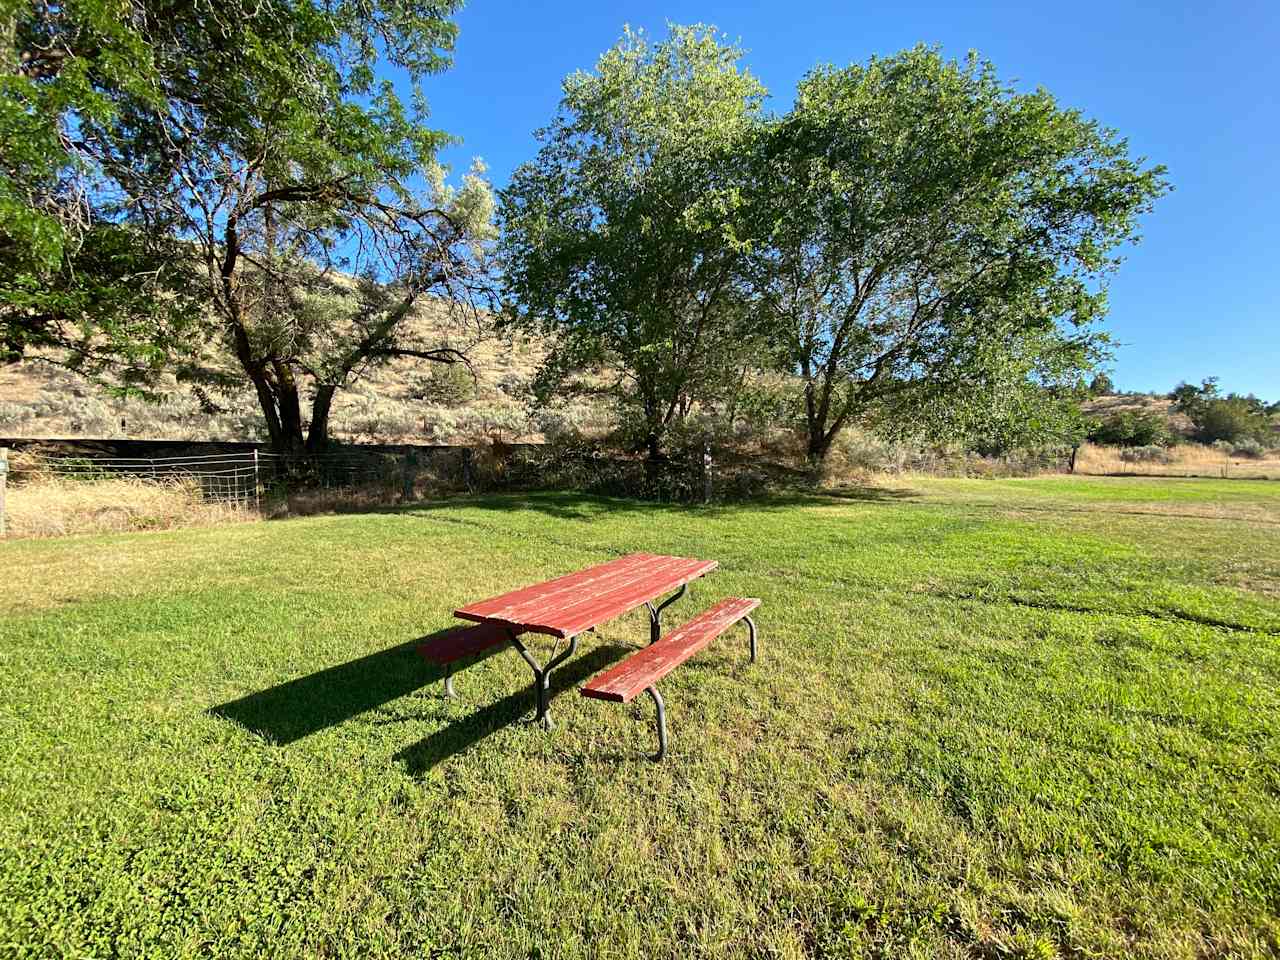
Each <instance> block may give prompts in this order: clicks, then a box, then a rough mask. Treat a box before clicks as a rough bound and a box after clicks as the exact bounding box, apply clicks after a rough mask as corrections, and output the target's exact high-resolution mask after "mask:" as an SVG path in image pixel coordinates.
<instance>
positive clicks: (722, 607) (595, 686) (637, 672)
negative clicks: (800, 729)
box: [581, 597, 760, 760]
mask: <svg viewBox="0 0 1280 960" xmlns="http://www.w3.org/2000/svg"><path fill="white" fill-rule="evenodd" d="M758 606H760V601H759V600H758V599H756V598H755V597H729V598H728V599H726V600H721V601H720V602H719V603H717V604H716V605H715V606H714V607H712V608H711V609H710V610H707V611H705V612H703V613H700V614H699V615H698V616H696V617H694V618H693V619H692V620H690V621H689V622H688V623H686V624H684V625H682V626H680V627H677V628H676V629H675V630H673V631H671V633H669V634H667V636H665V637H663V638H662V639H660V640H657V641H656V642H654V643H651V644H649V646H647V647H645V648H644V649H643V650H640V651H638V652H636V653H633V654H632V655H631V656H629V657H628V658H627V659H626V660H623V661H622V662H621V663H619V664H618V665H617V666H614V667H611V668H610V669H608V670H606V671H605V672H604V673H602V674H600V675H599V676H597V677H594V678H593V679H592V680H591V682H590V683H588V684H587V685H586V686H584V687H583V688H582V691H581V692H582V695H583V696H584V697H591V698H593V699H596V700H609V701H612V702H614V703H628V702H630V701H631V700H633V699H634V698H635V697H636V696H637V695H639V694H640V693H643V692H647V693H648V694H649V695H650V696H652V697H653V702H654V704H655V706H656V707H657V709H658V752H657V754H656V755H655V756H654V758H653V759H655V760H661V759H662V758H663V756H665V754H666V752H667V724H666V708H665V706H664V705H663V702H662V697H661V696H660V695H659V693H658V688H657V687H656V686H655V684H657V682H658V681H659V680H661V679H662V678H663V677H665V676H666V675H667V674H669V673H670V672H671V671H672V670H674V669H675V668H676V667H678V666H680V664H682V663H684V662H685V661H686V660H688V659H689V658H690V657H692V656H693V655H694V654H695V653H697V652H698V651H699V650H701V649H703V648H704V647H706V646H707V645H708V644H709V643H711V641H712V640H714V639H715V638H716V637H718V636H720V634H722V633H724V632H725V631H726V630H728V629H729V628H730V627H731V626H733V625H734V624H735V623H737V622H738V621H740V620H745V621H746V622H747V627H748V628H749V630H750V631H751V633H750V636H751V659H752V660H753V661H754V660H755V658H756V628H755V623H753V622H752V620H751V617H750V614H751V612H752V611H753V610H755V609H756V607H758Z"/></svg>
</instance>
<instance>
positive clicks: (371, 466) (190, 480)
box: [21, 450, 419, 509]
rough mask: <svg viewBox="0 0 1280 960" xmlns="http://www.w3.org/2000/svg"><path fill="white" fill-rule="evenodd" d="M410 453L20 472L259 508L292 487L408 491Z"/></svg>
mask: <svg viewBox="0 0 1280 960" xmlns="http://www.w3.org/2000/svg"><path fill="white" fill-rule="evenodd" d="M418 463H419V458H418V456H417V455H416V454H414V453H408V454H393V453H385V452H373V451H342V452H336V453H326V454H319V455H310V456H306V457H302V456H299V457H289V456H284V455H280V454H274V453H265V452H263V451H260V450H250V451H243V452H232V453H216V454H203V455H189V456H180V457H99V456H93V457H82V456H50V455H45V454H39V453H26V454H23V455H22V461H21V471H22V473H23V474H29V475H33V476H47V477H58V478H65V479H69V480H79V481H85V482H91V481H97V480H108V479H113V478H129V479H136V480H144V481H150V482H154V483H180V484H184V485H187V486H188V487H189V488H190V489H191V490H192V491H193V493H195V495H196V496H197V497H198V498H199V499H200V500H201V501H203V502H206V503H225V504H233V505H237V506H242V507H253V508H256V509H261V507H262V505H263V501H264V499H265V498H267V497H269V496H271V495H273V494H279V493H287V491H288V490H290V489H291V488H292V489H309V490H329V489H346V488H355V487H368V486H377V487H398V488H404V489H408V490H411V489H412V487H413V482H414V480H415V478H416V474H417V468H418Z"/></svg>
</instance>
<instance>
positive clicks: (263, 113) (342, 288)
mask: <svg viewBox="0 0 1280 960" xmlns="http://www.w3.org/2000/svg"><path fill="white" fill-rule="evenodd" d="M454 6H455V5H454V3H452V2H448V0H446V2H445V3H436V2H427V0H371V2H369V3H362V4H339V5H332V4H326V3H322V2H318V0H316V2H311V0H304V2H301V3H284V2H282V0H264V2H253V3H248V2H244V0H231V2H229V3H222V4H218V5H215V6H214V7H212V8H210V7H208V6H207V5H204V4H190V3H179V4H176V5H170V4H165V5H161V4H158V3H154V2H151V0H133V2H132V3H130V4H128V13H129V16H128V17H126V18H125V21H126V22H127V24H128V31H129V32H130V36H129V38H128V39H129V42H130V43H131V44H132V49H134V52H135V54H136V56H137V57H138V58H139V60H140V62H141V63H143V64H144V65H145V70H144V71H143V74H144V79H145V82H142V83H135V82H133V81H132V80H131V79H130V78H129V77H126V78H125V79H126V80H128V82H116V81H115V80H114V79H113V77H112V76H107V77H106V79H105V80H102V81H100V80H99V79H98V78H97V75H96V74H94V73H93V71H94V70H95V69H96V68H95V65H94V64H95V62H96V61H95V60H94V59H93V57H94V56H95V55H96V52H95V51H94V50H93V49H92V45H90V47H89V48H86V49H85V50H84V51H82V50H81V48H80V46H79V41H80V38H81V36H82V34H83V33H84V32H85V31H84V26H85V24H84V22H82V21H83V20H84V19H85V17H86V16H87V14H84V13H83V10H82V8H81V7H80V6H79V5H77V6H76V7H72V8H62V7H56V8H48V7H44V6H41V5H36V7H35V8H34V12H32V13H31V14H30V15H29V17H28V18H27V19H29V20H30V21H31V23H32V24H34V26H33V27H31V28H30V29H27V33H29V34H31V35H32V36H35V37H37V38H39V42H35V43H32V44H31V48H32V49H33V50H36V51H37V52H38V51H43V50H46V49H50V50H53V51H55V52H56V54H57V63H58V66H57V75H58V76H64V75H65V76H74V75H77V74H83V73H86V72H89V73H90V74H93V77H92V79H91V82H90V84H89V86H90V88H91V90H92V92H93V93H94V95H95V96H96V97H98V100H99V101H101V109H93V110H81V109H78V108H77V107H76V106H75V105H74V104H71V105H65V104H63V105H59V104H58V103H53V104H50V105H49V106H48V108H47V110H48V111H51V112H52V114H53V115H54V117H55V122H54V124H53V126H54V128H56V130H58V131H59V135H60V137H61V140H62V142H63V143H64V144H66V146H67V150H68V151H69V154H70V155H71V156H72V157H73V160H74V166H75V167H76V169H78V170H81V171H84V172H85V176H87V177H89V178H91V180H92V182H93V191H92V192H93V195H94V196H95V197H100V198H103V201H102V202H100V203H99V204H98V205H99V207H100V208H101V211H102V216H104V217H105V218H107V222H110V223H112V224H114V225H116V226H118V227H119V228H120V229H121V230H123V231H125V232H126V234H127V235H128V236H131V237H133V236H137V237H143V238H146V239H147V240H148V241H149V242H151V243H160V242H169V243H173V242H177V243H178V244H180V246H181V251H182V252H181V254H180V255H179V256H177V257H176V259H177V260H178V261H179V262H181V263H183V264H184V265H188V266H189V267H190V268H191V269H193V270H194V271H195V272H196V274H197V276H198V277H199V280H200V290H199V292H200V295H201V300H202V303H203V306H204V307H205V309H204V310H203V311H202V312H201V314H200V317H199V319H200V320H201V321H202V322H200V323H198V324H197V325H196V327H195V329H192V330H186V331H184V334H185V335H184V337H183V338H181V339H180V340H179V339H178V338H174V340H173V341H172V342H166V341H164V340H161V341H159V343H157V344H153V345H152V347H151V350H150V353H148V354H147V355H148V356H149V357H150V358H152V359H153V361H158V360H159V359H161V358H162V359H163V360H164V361H165V363H164V369H165V370H167V371H170V372H176V373H177V375H178V376H179V378H180V379H186V380H192V381H195V382H197V383H201V384H206V383H208V384H213V385H215V386H217V385H223V386H225V385H228V384H229V383H232V382H245V381H247V382H248V383H249V384H250V385H251V386H252V387H253V390H254V392H255V394H256V396H257V398H258V402H259V404H260V406H261V407H262V411H263V414H264V416H265V418H266V422H267V427H268V431H269V433H270V436H271V440H272V442H273V444H274V446H275V447H276V448H277V449H278V450H281V451H288V452H295V451H299V450H303V449H306V450H309V451H315V450H319V449H321V448H322V447H323V446H324V444H325V441H326V439H327V436H328V431H327V424H328V413H329V409H330V405H331V403H332V399H333V396H334V394H335V393H336V391H337V390H339V389H341V388H342V387H343V386H345V385H347V384H348V383H350V382H351V380H352V379H353V378H355V377H358V376H360V375H361V374H362V373H363V372H365V371H367V370H368V369H369V368H370V367H371V366H373V365H376V364H377V363H380V362H384V361H386V360H387V359H389V358H391V357H393V356H415V357H421V358H425V359H430V360H442V361H445V362H457V361H460V360H464V359H465V357H464V354H463V353H462V351H461V350H460V349H459V347H458V346H457V344H456V343H454V342H446V343H420V342H416V341H414V340H413V338H412V337H409V336H407V334H406V320H408V318H409V317H410V316H411V315H412V313H413V311H414V309H415V308H416V307H417V306H418V305H419V304H420V303H421V302H423V301H425V300H427V299H428V298H432V297H434V298H436V299H438V300H439V301H440V302H441V303H443V304H446V305H448V304H454V303H457V302H459V301H463V302H466V305H467V306H469V307H472V309H471V310H470V311H469V312H468V314H467V315H469V316H470V317H471V318H472V319H475V318H477V317H478V316H479V313H478V312H477V311H476V310H475V309H474V306H475V305H474V303H473V302H472V300H471V298H472V295H473V294H475V293H477V291H478V289H479V291H480V292H482V291H483V288H484V286H485V284H484V280H485V264H484V252H485V249H484V248H485V246H486V244H487V242H488V240H489V234H490V227H489V220H490V211H491V206H492V202H491V199H490V193H489V190H488V186H487V184H486V183H485V182H484V181H483V179H482V178H481V177H480V176H479V171H475V172H473V175H471V176H469V177H468V178H466V179H465V180H464V183H463V186H462V187H461V189H457V190H453V189H449V188H447V187H446V186H445V184H444V177H443V173H442V171H441V170H440V168H439V165H438V163H437V162H436V153H437V150H438V148H439V147H440V146H441V145H442V144H444V143H446V142H448V137H447V136H445V135H444V134H442V133H439V132H438V131H434V130H432V129H430V128H429V127H427V126H426V125H425V122H424V119H425V103H424V101H423V100H422V97H421V81H422V79H423V78H424V77H425V76H427V75H429V74H431V73H434V72H436V71H439V70H441V69H443V68H444V67H445V66H447V64H448V62H449V53H450V51H451V49H452V44H453V39H454V35H455V32H456V31H455V27H454V25H453V24H452V22H451V21H450V19H449V16H450V14H451V13H452V11H453V9H454ZM90 8H92V4H90ZM115 13H116V14H117V15H118V13H119V11H118V10H116V11H115ZM26 22H27V20H22V21H20V27H21V26H22V24H25V23H26ZM22 29H26V28H25V27H23V28H22ZM22 29H20V30H19V33H20V34H21V33H22ZM380 61H386V62H388V63H390V64H392V65H394V66H396V67H399V68H401V69H402V70H403V71H404V72H405V74H406V75H407V76H408V78H409V82H410V83H411V85H412V87H413V98H412V102H411V103H410V104H406V103H404V102H403V101H402V99H401V98H400V97H399V96H398V95H397V93H396V91H395V89H394V87H393V86H392V85H391V84H390V83H386V82H384V83H376V82H375V79H374V68H375V66H376V65H377V64H378V63H379V62H380ZM107 62H109V63H112V64H113V63H114V62H115V61H114V59H112V58H108V61H107ZM93 102H95V103H97V102H98V101H93ZM421 173H425V174H426V186H425V188H418V189H414V180H415V178H416V177H418V176H419V175H420V174H421ZM343 274H345V276H344V275H343ZM351 277H354V280H352V279H351ZM93 307H94V305H93V304H92V303H89V304H86V305H84V307H83V309H82V311H81V314H80V315H79V316H78V317H77V318H76V322H78V323H83V324H89V325H91V324H92V323H93V322H94V320H95V319H96V313H95V310H94V309H93ZM85 342H86V343H91V344H92V346H93V349H94V350H96V351H97V352H98V353H99V354H101V355H102V358H103V363H104V366H105V365H106V364H107V363H108V361H110V360H112V359H116V360H118V359H120V356H121V355H122V354H123V353H126V352H127V350H129V349H131V348H132V347H133V346H134V345H135V344H136V343H137V342H138V338H137V337H136V336H130V337H129V338H127V342H126V343H125V344H123V345H121V344H115V343H106V344H102V343H99V342H96V341H94V340H92V338H86V341H85ZM144 342H145V341H144ZM117 347H118V348H120V349H112V348H117ZM225 358H230V364H229V365H228V364H226V363H224V362H223V361H224V359H225ZM157 366H159V363H158V362H156V363H153V368H155V367H157ZM307 389H310V391H311V394H312V395H311V397H310V405H309V411H308V412H309V418H308V417H304V414H303V409H304V399H305V397H304V394H305V392H306V390H307ZM308 420H309V424H310V429H309V431H308V430H307V426H306V425H307V422H308Z"/></svg>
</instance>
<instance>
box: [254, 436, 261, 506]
mask: <svg viewBox="0 0 1280 960" xmlns="http://www.w3.org/2000/svg"><path fill="white" fill-rule="evenodd" d="M253 507H254V509H255V510H257V511H258V512H259V513H261V512H262V481H261V480H260V479H259V477H258V448H257V447H254V448H253Z"/></svg>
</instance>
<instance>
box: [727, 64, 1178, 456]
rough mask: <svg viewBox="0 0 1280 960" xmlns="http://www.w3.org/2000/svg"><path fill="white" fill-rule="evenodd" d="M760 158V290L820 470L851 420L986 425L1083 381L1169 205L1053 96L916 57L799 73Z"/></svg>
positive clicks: (922, 427) (1120, 147)
mask: <svg viewBox="0 0 1280 960" xmlns="http://www.w3.org/2000/svg"><path fill="white" fill-rule="evenodd" d="M757 157H758V159H757V171H756V173H755V174H754V176H753V178H752V179H753V183H754V184H755V187H756V189H755V190H754V191H753V196H754V201H755V202H754V204H753V209H754V210H755V214H756V216H757V218H758V219H759V221H760V222H762V223H764V224H767V228H768V242H766V243H763V244H760V245H759V246H757V247H755V248H754V249H753V258H752V260H753V272H754V276H755V282H756V288H757V290H759V291H760V294H761V298H762V302H763V304H764V306H765V308H766V311H767V315H768V317H769V319H770V325H771V327H772V329H773V331H774V340H775V343H776V344H777V348H778V351H779V355H780V362H781V363H782V365H783V366H784V367H785V368H786V369H788V370H792V371H794V372H795V373H797V374H798V375H799V377H800V379H801V381H802V384H803V390H804V407H805V424H806V428H807V435H808V452H809V456H810V457H811V458H813V459H814V460H815V461H820V460H822V459H823V458H824V457H825V456H826V454H827V451H828V450H829V449H830V446H831V443H832V441H833V440H834V438H835V437H836V435H837V434H838V433H839V432H840V431H841V430H842V429H844V428H845V427H846V426H847V425H848V424H850V423H853V422H858V421H862V422H864V423H868V422H878V423H886V424H896V425H899V426H904V425H905V426H909V427H910V428H912V429H917V430H918V431H919V432H924V433H931V432H935V433H936V432H944V433H945V432H947V431H951V430H954V429H959V428H965V425H966V424H968V425H972V426H974V427H981V425H982V424H983V423H985V422H986V421H988V420H989V419H991V418H993V417H994V418H999V417H1001V416H1005V415H1006V414H1007V413H1008V412H1009V411H1010V410H1014V409H1018V408H1019V407H1021V406H1022V405H1024V404H1025V403H1027V402H1033V401H1034V402H1038V401H1040V400H1045V399H1052V398H1053V397H1054V396H1056V395H1059V393H1060V390H1061V389H1063V388H1065V387H1068V386H1072V385H1074V384H1076V383H1077V382H1080V378H1081V377H1082V376H1083V375H1084V374H1085V373H1086V371H1088V370H1089V369H1090V368H1091V367H1092V366H1094V365H1096V363H1097V362H1098V361H1099V360H1100V359H1101V358H1102V357H1104V356H1105V348H1106V339H1105V336H1103V335H1100V334H1099V333H1098V332H1097V331H1096V329H1095V328H1094V324H1095V322H1096V321H1097V320H1098V319H1099V318H1100V317H1101V316H1102V315H1103V313H1104V310H1105V278H1106V276H1107V274H1108V273H1109V271H1110V270H1111V269H1113V268H1114V267H1115V265H1116V264H1117V262H1118V258H1117V257H1116V256H1115V251H1116V249H1117V248H1118V247H1119V246H1121V245H1123V244H1124V243H1126V242H1129V241H1131V240H1132V239H1133V238H1134V236H1135V231H1136V222H1137V218H1138V216H1139V215H1140V214H1142V213H1143V212H1145V211H1147V210H1148V209H1149V208H1150V207H1151V204H1152V202H1153V200H1154V198H1155V197H1157V196H1159V195H1160V194H1161V193H1162V192H1163V191H1164V190H1165V183H1164V179H1163V168H1161V167H1146V168H1144V167H1143V165H1142V162H1141V161H1136V160H1133V159H1131V158H1130V157H1129V155H1128V149H1127V146H1126V144H1125V141H1124V140H1122V139H1119V138H1118V137H1117V136H1116V135H1115V134H1114V133H1112V132H1110V131H1107V130H1104V129H1102V128H1100V127H1099V126H1098V125H1097V124H1096V123H1094V122H1092V121H1089V120H1086V119H1084V118H1083V117H1082V116H1081V115H1080V114H1079V113H1078V112H1076V111H1072V110H1063V109H1061V108H1059V107H1058V106H1057V104H1056V103H1055V101H1054V99H1053V98H1052V97H1051V96H1050V95H1049V94H1048V93H1047V92H1045V91H1043V90H1039V91H1037V92H1035V93H1030V94H1018V93H1016V92H1014V91H1013V90H1012V89H1011V88H1009V87H1008V86H1006V85H1004V84H1002V83H1000V82H999V81H998V80H997V79H996V75H995V70H994V68H993V67H992V66H991V65H990V64H989V63H986V62H984V61H981V60H979V59H978V58H977V57H976V56H971V57H970V58H969V59H968V60H967V61H966V62H965V63H963V64H960V63H956V62H951V61H945V60H943V59H942V57H941V56H940V55H939V54H938V52H937V51H936V50H931V49H926V48H923V47H920V48H916V49H914V50H910V51H906V52H904V53H901V54H898V55H896V56H893V57H889V58H884V59H882V58H872V59H871V60H870V61H869V62H868V63H867V64H865V65H854V66H850V67H847V68H845V69H834V68H830V67H825V68H820V69H818V70H815V71H813V72H812V73H810V74H809V75H808V76H807V77H806V78H805V79H804V80H803V81H802V82H801V84H800V87H799V90H798V93H797V97H796V102H795V105H794V107H793V109H792V110H791V112H790V113H789V114H788V115H787V116H786V117H784V118H783V119H782V120H781V121H780V122H779V123H777V124H776V125H774V126H773V128H772V129H771V131H770V134H769V137H768V140H767V142H766V143H765V144H764V145H763V147H762V149H761V150H760V151H759V152H758V154H757ZM1050 388H1054V389H1050ZM1055 390H1057V391H1058V393H1055Z"/></svg>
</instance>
